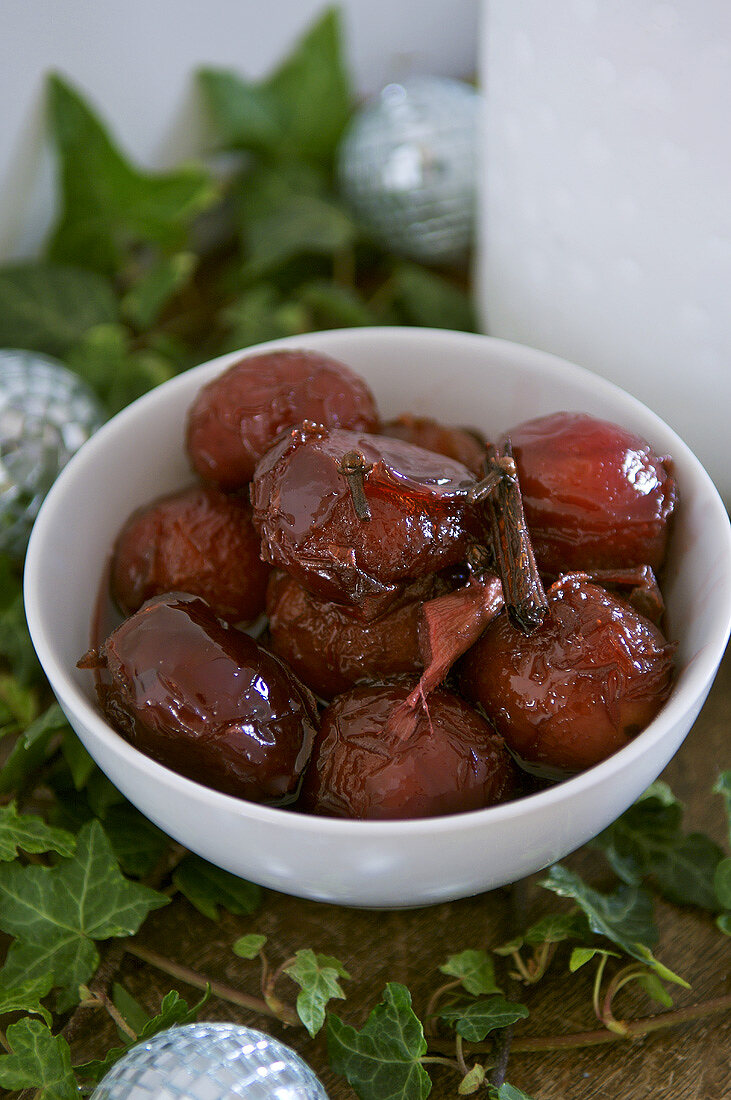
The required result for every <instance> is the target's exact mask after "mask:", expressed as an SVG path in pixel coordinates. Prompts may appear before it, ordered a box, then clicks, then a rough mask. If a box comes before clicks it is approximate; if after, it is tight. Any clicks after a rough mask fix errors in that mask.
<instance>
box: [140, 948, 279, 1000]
mask: <svg viewBox="0 0 731 1100" xmlns="http://www.w3.org/2000/svg"><path fill="white" fill-rule="evenodd" d="M124 949H125V951H126V952H127V953H128V954H129V955H134V957H135V958H136V959H140V960H141V961H142V962H146V963H149V965H150V966H154V967H155V969H156V970H161V971H162V972H163V974H169V975H170V977H171V978H177V979H178V980H179V981H181V982H185V983H186V984H187V985H192V986H193V988H194V989H200V990H202V991H203V992H205V990H206V989H210V991H211V993H212V994H213V995H214V997H218V998H219V999H220V1000H222V1001H229V1002H230V1004H233V1005H237V1006H238V1007H239V1008H245V1009H248V1010H249V1011H250V1012H258V1013H260V1015H262V1016H269V1017H271V1018H272V1019H281V1017H279V1016H277V1013H276V1012H274V1011H273V1010H272V1009H271V1008H270V1007H269V1005H268V1004H267V1003H266V1001H263V1000H262V999H261V998H260V997H252V996H250V995H249V994H248V993H241V992H240V991H239V990H238V989H234V988H233V987H232V986H230V985H224V983H223V982H217V981H215V980H213V979H211V978H207V977H206V976H205V975H203V974H199V973H198V971H197V970H191V969H190V968H189V967H187V966H181V965H180V964H179V963H176V962H173V960H172V959H166V958H165V956H164V955H158V953H157V952H156V951H151V950H150V948H149V947H143V946H142V945H141V944H138V943H134V941H132V940H127V942H126V943H125V945H124Z"/></svg>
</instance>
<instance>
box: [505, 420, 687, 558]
mask: <svg viewBox="0 0 731 1100" xmlns="http://www.w3.org/2000/svg"><path fill="white" fill-rule="evenodd" d="M508 435H509V437H510V441H511V443H512V448H513V454H514V457H515V462H516V464H517V467H518V473H519V475H520V485H521V490H522V494H523V507H524V509H525V518H526V522H527V524H528V528H529V530H530V533H531V538H532V541H533V551H534V553H535V556H536V561H537V563H538V567H539V569H540V570H541V571H543V572H545V573H548V574H550V575H553V576H557V575H558V574H560V573H565V572H568V571H571V570H587V571H589V570H592V569H618V568H622V569H626V568H628V567H630V566H635V565H649V566H650V567H651V568H652V569H654V570H655V571H657V570H658V569H659V568H660V566H661V565H662V562H663V559H664V557H665V549H666V545H667V538H668V519H669V517H670V515H671V513H672V511H673V508H674V507H675V501H676V490H675V482H674V480H673V477H672V474H671V472H670V467H669V461H668V459H667V458H661V457H659V456H658V455H656V454H655V453H654V451H653V450H652V448H651V447H650V445H649V444H648V443H647V442H645V441H644V440H643V439H641V438H640V437H639V436H637V435H635V434H634V433H633V432H629V431H627V430H626V429H624V428H620V427H619V426H618V425H617V424H611V423H609V422H608V421H606V420H598V419H596V417H593V416H589V415H588V414H586V413H574V412H560V413H552V414H551V415H550V416H541V417H538V418H537V419H535V420H528V421H526V422H525V423H523V424H519V425H518V426H517V427H515V428H512V429H511V431H510V432H509V433H508Z"/></svg>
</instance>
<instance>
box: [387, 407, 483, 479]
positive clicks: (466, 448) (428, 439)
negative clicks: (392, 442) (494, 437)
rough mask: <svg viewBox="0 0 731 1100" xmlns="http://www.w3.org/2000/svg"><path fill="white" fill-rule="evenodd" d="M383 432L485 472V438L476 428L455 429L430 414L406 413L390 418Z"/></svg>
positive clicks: (473, 470)
mask: <svg viewBox="0 0 731 1100" xmlns="http://www.w3.org/2000/svg"><path fill="white" fill-rule="evenodd" d="M381 435H387V436H389V438H391V439H403V440H404V442H406V443H413V444H414V445H415V446H416V447H423V448H424V450H425V451H434V452H435V454H438V455H445V457H446V458H453V459H454V460H455V462H461V463H462V465H463V466H466V467H467V469H468V470H471V471H472V473H473V474H476V475H477V476H478V477H479V476H480V475H481V474H482V467H483V463H484V461H485V447H486V445H487V444H486V441H485V440H484V439H483V438H482V436H480V434H479V433H478V432H476V431H471V430H469V429H467V428H453V427H448V426H447V425H445V424H440V423H439V421H438V420H432V419H431V418H430V417H428V416H411V415H410V414H409V413H404V414H403V415H402V416H399V417H397V418H396V419H395V420H389V421H387V422H386V423H385V424H383V425H382V427H381Z"/></svg>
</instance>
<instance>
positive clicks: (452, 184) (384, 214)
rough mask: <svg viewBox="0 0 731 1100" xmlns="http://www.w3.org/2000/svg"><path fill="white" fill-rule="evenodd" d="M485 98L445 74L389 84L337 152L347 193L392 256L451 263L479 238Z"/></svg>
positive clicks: (358, 214) (357, 119)
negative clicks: (477, 196) (480, 137)
mask: <svg viewBox="0 0 731 1100" xmlns="http://www.w3.org/2000/svg"><path fill="white" fill-rule="evenodd" d="M480 105H481V96H480V95H479V93H478V92H476V91H475V89H474V88H472V87H470V85H469V84H465V83H463V82H462V81H459V80H450V79H447V78H446V77H434V76H430V77H427V76H423V77H418V78H417V77H414V78H413V79H411V80H408V81H404V82H403V83H402V84H389V85H387V87H385V88H384V89H383V91H382V92H381V93H380V95H379V96H377V97H376V98H375V99H373V100H371V101H369V102H368V103H366V104H365V106H364V107H362V108H361V109H360V110H359V111H358V112H357V113H356V115H355V116H354V117H353V119H352V121H351V124H350V126H349V127H348V129H347V131H346V133H345V135H344V136H343V140H342V142H341V145H340V149H339V153H338V180H339V185H340V189H341V191H342V193H343V195H344V197H345V199H346V201H347V202H348V204H349V206H350V207H351V209H352V211H353V213H354V214H355V215H356V217H357V218H358V219H359V220H360V221H361V222H362V224H363V225H364V226H365V227H366V228H368V229H369V231H370V232H371V233H372V235H373V237H374V238H375V239H377V240H378V241H380V242H381V243H382V244H383V245H384V246H386V247H387V248H388V249H389V250H390V251H392V252H395V253H398V254H401V255H403V256H407V257H410V258H411V259H414V260H418V261H420V262H422V263H448V262H453V261H456V260H459V259H460V258H462V257H463V256H464V255H465V253H466V252H467V250H468V248H469V246H470V244H471V242H472V238H473V233H474V211H475V190H476V174H477V148H476V145H477V133H478V121H479V111H480Z"/></svg>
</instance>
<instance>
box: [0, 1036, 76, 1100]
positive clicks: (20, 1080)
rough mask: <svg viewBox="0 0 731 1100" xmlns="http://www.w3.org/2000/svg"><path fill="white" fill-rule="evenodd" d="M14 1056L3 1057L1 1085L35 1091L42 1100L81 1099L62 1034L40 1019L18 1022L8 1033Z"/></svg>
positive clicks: (0, 1058)
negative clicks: (51, 1030)
mask: <svg viewBox="0 0 731 1100" xmlns="http://www.w3.org/2000/svg"><path fill="white" fill-rule="evenodd" d="M6 1038H7V1040H8V1045H9V1046H10V1048H11V1051H12V1053H11V1054H3V1055H2V1056H0V1085H4V1087H5V1088H6V1089H25V1088H33V1089H36V1090H38V1091H37V1093H36V1094H35V1095H37V1096H38V1097H39V1100H78V1097H79V1096H80V1093H79V1090H78V1088H77V1086H76V1081H75V1079H74V1073H73V1070H72V1069H71V1052H70V1050H69V1046H68V1043H67V1042H66V1040H65V1039H63V1038H62V1037H61V1036H60V1035H52V1034H51V1032H50V1031H49V1030H48V1028H47V1027H46V1025H45V1024H42V1023H41V1022H40V1020H30V1019H28V1018H27V1017H26V1018H25V1019H24V1020H18V1022H17V1023H15V1024H11V1025H10V1027H9V1028H8V1030H7V1032H6Z"/></svg>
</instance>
